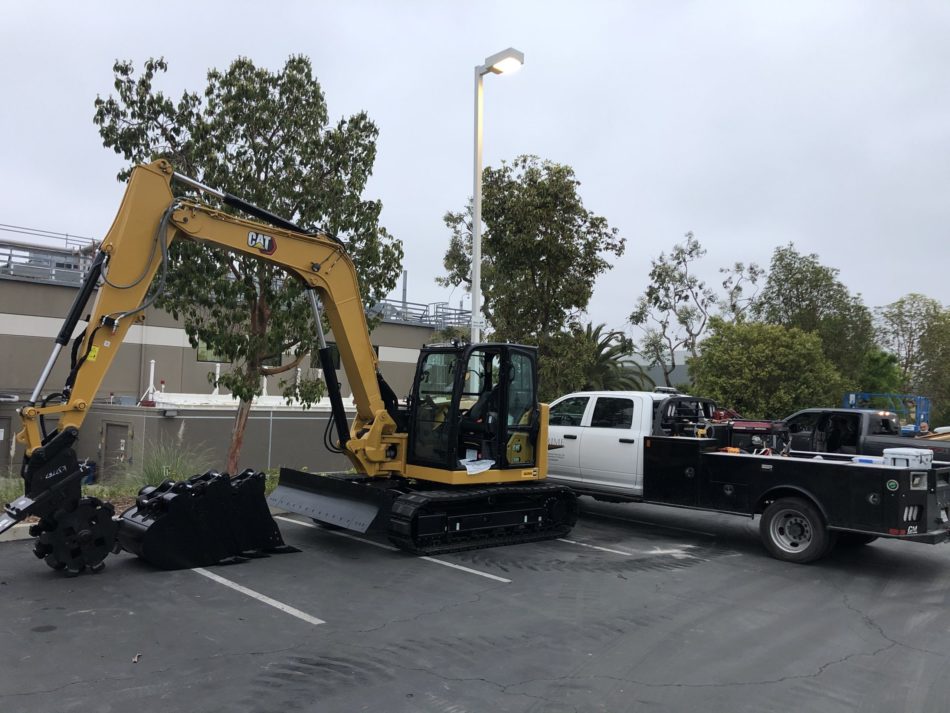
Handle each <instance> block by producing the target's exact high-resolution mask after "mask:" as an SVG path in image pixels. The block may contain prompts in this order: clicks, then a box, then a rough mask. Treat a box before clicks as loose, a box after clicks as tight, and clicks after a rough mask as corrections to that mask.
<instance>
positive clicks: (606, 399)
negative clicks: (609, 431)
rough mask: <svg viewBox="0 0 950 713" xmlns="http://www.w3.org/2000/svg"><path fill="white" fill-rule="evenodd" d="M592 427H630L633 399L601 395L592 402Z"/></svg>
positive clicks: (631, 423)
mask: <svg viewBox="0 0 950 713" xmlns="http://www.w3.org/2000/svg"><path fill="white" fill-rule="evenodd" d="M590 425H591V427H592V428H630V427H631V426H632V425H633V401H632V400H630V399H621V398H616V397H613V396H601V397H599V398H598V399H597V403H595V404H594V414H593V416H592V417H591V420H590Z"/></svg>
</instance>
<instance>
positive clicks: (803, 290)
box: [755, 244, 874, 387]
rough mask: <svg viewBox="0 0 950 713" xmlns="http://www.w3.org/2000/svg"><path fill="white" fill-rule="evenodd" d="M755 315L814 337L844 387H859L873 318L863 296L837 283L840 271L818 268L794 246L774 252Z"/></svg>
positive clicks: (870, 344)
mask: <svg viewBox="0 0 950 713" xmlns="http://www.w3.org/2000/svg"><path fill="white" fill-rule="evenodd" d="M755 314H756V316H757V317H758V318H760V319H762V320H764V321H765V322H768V323H769V324H776V325H781V326H783V327H795V328H797V329H800V330H802V331H803V332H809V333H812V334H816V335H818V337H819V339H820V340H821V344H822V350H823V352H824V354H825V356H827V357H828V359H830V360H831V363H832V364H834V365H835V368H836V369H837V370H838V372H839V373H840V374H841V375H842V376H843V377H844V379H845V382H846V385H847V386H850V387H857V386H859V383H858V382H859V381H860V377H861V373H862V371H863V369H864V366H865V359H866V356H867V353H868V352H869V351H870V350H871V349H872V348H873V345H874V329H873V322H872V319H871V313H870V311H869V310H868V308H867V307H865V306H864V303H863V302H862V301H861V296H860V295H852V294H851V293H850V292H849V291H848V288H847V287H845V286H844V284H842V283H841V282H840V281H839V280H838V270H837V269H835V268H832V267H827V266H825V265H822V264H821V263H820V262H819V261H818V256H817V255H815V254H814V253H812V254H810V255H802V254H801V253H799V252H798V251H797V250H795V246H794V245H792V244H789V245H786V246H783V247H778V248H776V249H775V252H774V253H773V254H772V262H771V265H770V267H769V275H768V278H767V279H766V283H765V287H764V289H763V290H762V293H761V295H760V297H759V299H758V300H757V301H756V306H755Z"/></svg>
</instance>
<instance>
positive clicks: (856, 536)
mask: <svg viewBox="0 0 950 713" xmlns="http://www.w3.org/2000/svg"><path fill="white" fill-rule="evenodd" d="M876 539H877V535H863V534H861V533H860V532H839V533H838V544H839V545H841V546H842V547H861V546H863V545H867V544H870V543H871V542H874V540H876Z"/></svg>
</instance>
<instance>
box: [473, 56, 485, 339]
mask: <svg viewBox="0 0 950 713" xmlns="http://www.w3.org/2000/svg"><path fill="white" fill-rule="evenodd" d="M484 73H485V67H484V66H482V65H479V66H477V67H475V185H474V188H473V191H472V337H471V341H472V344H476V343H477V342H480V341H481V340H482V329H481V327H482V314H481V311H482V115H483V83H482V76H483V75H484Z"/></svg>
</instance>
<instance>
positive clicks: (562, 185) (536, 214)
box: [437, 156, 625, 395]
mask: <svg viewBox="0 0 950 713" xmlns="http://www.w3.org/2000/svg"><path fill="white" fill-rule="evenodd" d="M482 185H483V197H484V200H483V210H482V217H483V219H484V222H485V230H484V232H483V233H482V280H481V286H482V293H483V296H484V306H483V313H484V315H485V317H486V318H487V319H488V321H489V323H490V324H491V327H492V330H493V338H495V339H501V340H508V341H512V342H521V343H525V344H536V345H537V346H538V349H539V355H540V362H541V374H542V388H543V389H545V390H546V391H547V390H548V386H549V385H553V384H562V383H564V382H565V379H564V378H563V377H565V376H567V375H568V374H573V373H574V372H575V370H576V368H577V367H578V363H577V361H576V360H574V357H575V356H576V355H574V354H572V350H571V345H572V343H573V342H574V341H575V339H576V331H577V330H578V329H580V321H579V320H580V315H581V314H582V313H583V311H584V310H585V309H586V308H587V305H588V303H589V302H590V298H591V295H592V294H593V289H594V282H595V280H596V279H597V276H598V275H600V274H602V273H603V272H605V271H606V270H608V269H609V268H610V258H611V257H617V256H620V255H622V254H623V251H624V245H625V241H624V239H623V238H622V237H621V236H620V235H619V234H618V232H617V230H616V229H615V228H611V227H610V226H609V225H608V224H607V220H606V218H603V217H601V216H598V215H595V214H594V213H592V212H591V211H589V210H587V209H586V208H585V207H584V204H583V201H582V200H581V197H580V194H579V192H578V189H579V188H580V185H581V184H580V182H579V181H578V180H577V179H576V177H575V175H574V171H573V169H572V168H570V167H569V166H564V165H561V164H557V163H553V162H551V161H542V160H541V159H539V158H538V157H536V156H519V157H518V158H516V159H515V160H514V161H512V162H511V163H508V162H502V165H501V167H500V168H487V169H485V171H484V173H483V176H482ZM444 220H445V224H446V226H448V228H449V230H450V231H451V237H450V241H449V247H448V250H447V251H446V253H445V257H444V261H443V262H444V265H445V269H446V275H445V276H444V277H440V278H437V282H439V284H442V285H445V286H458V285H469V286H470V284H471V278H470V274H471V264H472V237H471V232H472V231H471V205H469V206H468V208H467V210H465V211H460V212H455V213H454V212H448V213H446V214H445V218H444ZM572 360H574V361H572ZM547 379H551V380H550V381H547ZM570 380H571V378H568V379H567V381H570ZM548 393H551V392H550V391H548ZM562 393H563V392H562ZM555 395H557V393H555Z"/></svg>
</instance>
